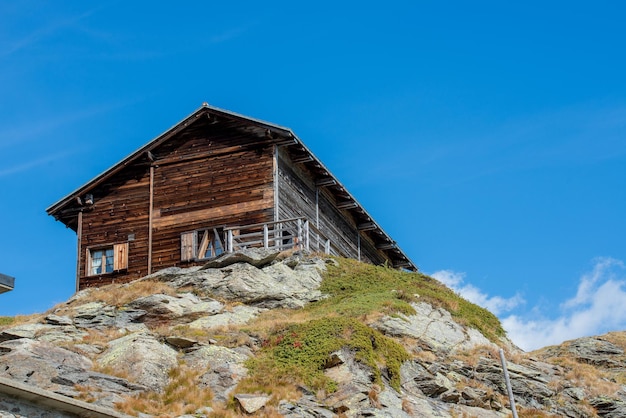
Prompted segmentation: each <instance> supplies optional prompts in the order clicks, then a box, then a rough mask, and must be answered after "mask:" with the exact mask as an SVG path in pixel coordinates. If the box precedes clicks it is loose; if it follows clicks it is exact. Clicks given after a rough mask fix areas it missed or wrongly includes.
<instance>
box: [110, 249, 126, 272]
mask: <svg viewBox="0 0 626 418" xmlns="http://www.w3.org/2000/svg"><path fill="white" fill-rule="evenodd" d="M127 268H128V243H127V242H125V243H123V244H115V245H114V246H113V270H124V269H127Z"/></svg>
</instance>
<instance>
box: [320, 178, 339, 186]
mask: <svg viewBox="0 0 626 418" xmlns="http://www.w3.org/2000/svg"><path fill="white" fill-rule="evenodd" d="M335 184H337V180H335V179H334V178H332V177H325V178H322V179H319V180H316V181H315V185H316V186H317V187H325V186H334V185H335Z"/></svg>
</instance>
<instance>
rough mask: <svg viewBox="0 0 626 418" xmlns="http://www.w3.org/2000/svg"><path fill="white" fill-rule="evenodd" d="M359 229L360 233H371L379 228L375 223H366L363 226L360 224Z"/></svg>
mask: <svg viewBox="0 0 626 418" xmlns="http://www.w3.org/2000/svg"><path fill="white" fill-rule="evenodd" d="M357 228H359V231H371V230H373V229H376V228H378V227H377V226H376V224H375V223H374V222H364V223H362V224H358V225H357Z"/></svg>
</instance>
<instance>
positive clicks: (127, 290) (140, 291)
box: [77, 280, 178, 307]
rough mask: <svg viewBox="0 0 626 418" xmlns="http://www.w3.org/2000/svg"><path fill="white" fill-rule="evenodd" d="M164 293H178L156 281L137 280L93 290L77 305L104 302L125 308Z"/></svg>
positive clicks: (171, 294) (78, 301)
mask: <svg viewBox="0 0 626 418" xmlns="http://www.w3.org/2000/svg"><path fill="white" fill-rule="evenodd" d="M157 293H163V294H166V295H170V296H175V295H176V294H177V293H178V292H177V291H176V289H174V288H173V287H172V286H169V285H168V284H166V283H163V282H159V281H155V280H137V281H134V282H131V283H127V284H123V285H119V284H111V285H107V286H103V287H99V288H97V289H92V290H90V291H89V293H87V294H86V295H85V296H84V297H83V298H81V299H79V300H77V303H81V304H82V303H87V302H103V303H106V304H107V305H111V306H117V307H120V306H124V305H126V304H127V303H130V302H132V301H133V300H135V299H138V298H140V297H143V296H147V295H153V294H157Z"/></svg>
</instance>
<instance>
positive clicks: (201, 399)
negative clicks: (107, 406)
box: [116, 364, 213, 418]
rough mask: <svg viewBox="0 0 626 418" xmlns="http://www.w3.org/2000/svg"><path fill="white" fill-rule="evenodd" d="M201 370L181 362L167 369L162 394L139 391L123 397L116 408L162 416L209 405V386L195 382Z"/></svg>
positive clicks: (128, 411)
mask: <svg viewBox="0 0 626 418" xmlns="http://www.w3.org/2000/svg"><path fill="white" fill-rule="evenodd" d="M201 373H202V370H196V369H192V368H190V367H188V366H186V365H184V364H182V365H180V366H179V367H176V368H174V369H172V370H170V373H169V377H170V383H169V384H168V385H167V387H166V388H165V389H164V390H163V393H156V392H147V393H142V394H140V395H138V396H134V397H130V398H127V399H126V400H125V401H124V402H121V403H119V404H117V405H116V408H117V409H118V410H119V411H121V412H124V413H126V414H137V413H138V412H142V413H147V414H151V415H154V416H158V417H164V418H165V417H175V416H179V415H184V414H192V413H194V412H195V411H197V410H198V409H200V408H203V407H206V406H211V399H212V398H213V394H212V393H211V390H210V389H209V388H205V387H201V386H200V385H198V377H199V376H200V375H201Z"/></svg>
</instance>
